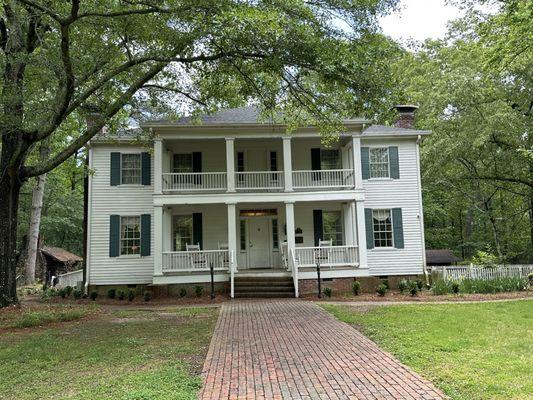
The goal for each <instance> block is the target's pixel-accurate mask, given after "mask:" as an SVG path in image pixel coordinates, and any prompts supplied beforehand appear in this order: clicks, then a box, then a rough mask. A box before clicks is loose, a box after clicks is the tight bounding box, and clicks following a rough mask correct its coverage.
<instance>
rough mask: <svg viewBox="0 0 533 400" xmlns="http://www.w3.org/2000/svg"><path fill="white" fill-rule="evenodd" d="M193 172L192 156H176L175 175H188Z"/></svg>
mask: <svg viewBox="0 0 533 400" xmlns="http://www.w3.org/2000/svg"><path fill="white" fill-rule="evenodd" d="M186 172H193V171H192V154H190V153H188V154H174V173H175V174H177V173H186Z"/></svg>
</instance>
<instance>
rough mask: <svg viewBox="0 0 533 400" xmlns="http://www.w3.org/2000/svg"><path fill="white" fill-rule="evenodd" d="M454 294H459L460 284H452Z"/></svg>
mask: <svg viewBox="0 0 533 400" xmlns="http://www.w3.org/2000/svg"><path fill="white" fill-rule="evenodd" d="M452 292H453V293H455V294H457V293H459V282H452Z"/></svg>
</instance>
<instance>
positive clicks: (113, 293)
mask: <svg viewBox="0 0 533 400" xmlns="http://www.w3.org/2000/svg"><path fill="white" fill-rule="evenodd" d="M116 296H117V290H116V289H115V288H113V289H109V290H108V291H107V297H108V298H109V299H114V298H115V297H116Z"/></svg>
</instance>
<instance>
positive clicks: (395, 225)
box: [392, 208, 403, 249]
mask: <svg viewBox="0 0 533 400" xmlns="http://www.w3.org/2000/svg"><path fill="white" fill-rule="evenodd" d="M392 230H393V234H394V247H395V248H397V249H403V221H402V209H401V208H393V209H392Z"/></svg>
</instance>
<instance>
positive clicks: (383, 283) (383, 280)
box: [381, 279, 390, 290]
mask: <svg viewBox="0 0 533 400" xmlns="http://www.w3.org/2000/svg"><path fill="white" fill-rule="evenodd" d="M381 284H382V285H385V288H386V289H387V290H389V289H390V285H389V280H388V279H382V280H381Z"/></svg>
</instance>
